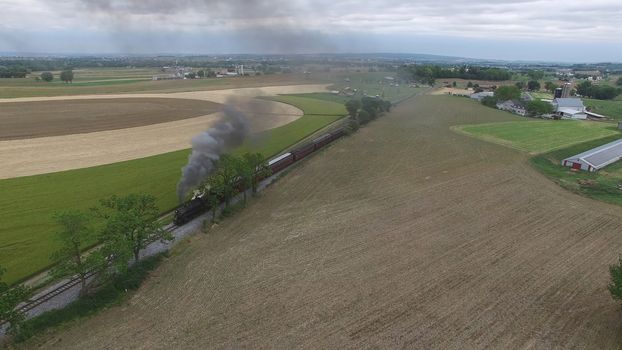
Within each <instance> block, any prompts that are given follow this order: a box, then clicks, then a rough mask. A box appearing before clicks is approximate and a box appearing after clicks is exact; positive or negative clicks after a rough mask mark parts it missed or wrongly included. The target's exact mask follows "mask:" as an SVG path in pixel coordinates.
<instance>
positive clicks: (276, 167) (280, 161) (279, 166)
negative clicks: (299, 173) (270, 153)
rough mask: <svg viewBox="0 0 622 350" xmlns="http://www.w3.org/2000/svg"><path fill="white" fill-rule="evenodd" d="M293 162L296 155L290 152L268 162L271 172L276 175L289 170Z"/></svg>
mask: <svg viewBox="0 0 622 350" xmlns="http://www.w3.org/2000/svg"><path fill="white" fill-rule="evenodd" d="M293 162H294V155H293V154H291V153H289V152H288V153H285V154H282V155H280V156H278V157H276V158H274V159H271V160H270V161H269V162H268V167H270V171H272V173H273V174H276V173H278V172H279V171H281V170H283V169H285V168H287V167H288V166H289V165H290V164H292V163H293Z"/></svg>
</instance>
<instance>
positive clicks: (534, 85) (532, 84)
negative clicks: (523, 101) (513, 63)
mask: <svg viewBox="0 0 622 350" xmlns="http://www.w3.org/2000/svg"><path fill="white" fill-rule="evenodd" d="M527 90H529V91H538V90H540V83H539V82H538V81H537V80H530V81H528V82H527Z"/></svg>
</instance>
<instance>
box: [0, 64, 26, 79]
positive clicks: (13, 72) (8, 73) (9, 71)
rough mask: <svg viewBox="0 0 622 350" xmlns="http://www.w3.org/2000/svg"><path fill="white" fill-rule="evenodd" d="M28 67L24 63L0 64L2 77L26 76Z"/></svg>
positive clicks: (0, 75)
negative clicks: (6, 65)
mask: <svg viewBox="0 0 622 350" xmlns="http://www.w3.org/2000/svg"><path fill="white" fill-rule="evenodd" d="M27 74H28V69H26V67H24V66H22V65H14V66H8V67H5V66H0V78H25V77H26V75H27Z"/></svg>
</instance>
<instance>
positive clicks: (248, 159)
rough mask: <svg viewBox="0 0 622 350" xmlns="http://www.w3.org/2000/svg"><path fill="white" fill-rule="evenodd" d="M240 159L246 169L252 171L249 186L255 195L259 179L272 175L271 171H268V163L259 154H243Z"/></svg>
mask: <svg viewBox="0 0 622 350" xmlns="http://www.w3.org/2000/svg"><path fill="white" fill-rule="evenodd" d="M242 159H243V160H244V162H245V163H246V165H247V167H248V168H250V169H252V170H253V176H252V178H251V181H250V186H251V190H252V193H253V194H256V193H257V186H258V185H259V179H261V178H266V177H268V176H270V175H271V174H272V170H270V167H269V166H268V162H266V160H265V157H264V156H263V154H261V153H244V154H243V155H242Z"/></svg>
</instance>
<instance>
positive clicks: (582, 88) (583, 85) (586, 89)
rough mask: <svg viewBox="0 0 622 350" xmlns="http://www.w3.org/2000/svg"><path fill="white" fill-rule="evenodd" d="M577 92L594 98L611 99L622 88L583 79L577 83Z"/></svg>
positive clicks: (621, 90) (620, 91) (618, 93)
mask: <svg viewBox="0 0 622 350" xmlns="http://www.w3.org/2000/svg"><path fill="white" fill-rule="evenodd" d="M576 91H577V94H579V95H581V96H584V97H589V98H595V99H597V100H611V99H614V98H615V97H616V96H618V95H620V93H622V89H620V88H616V87H613V86H609V85H593V84H592V82H590V81H588V80H585V81H582V82H580V83H579V84H577V86H576Z"/></svg>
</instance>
